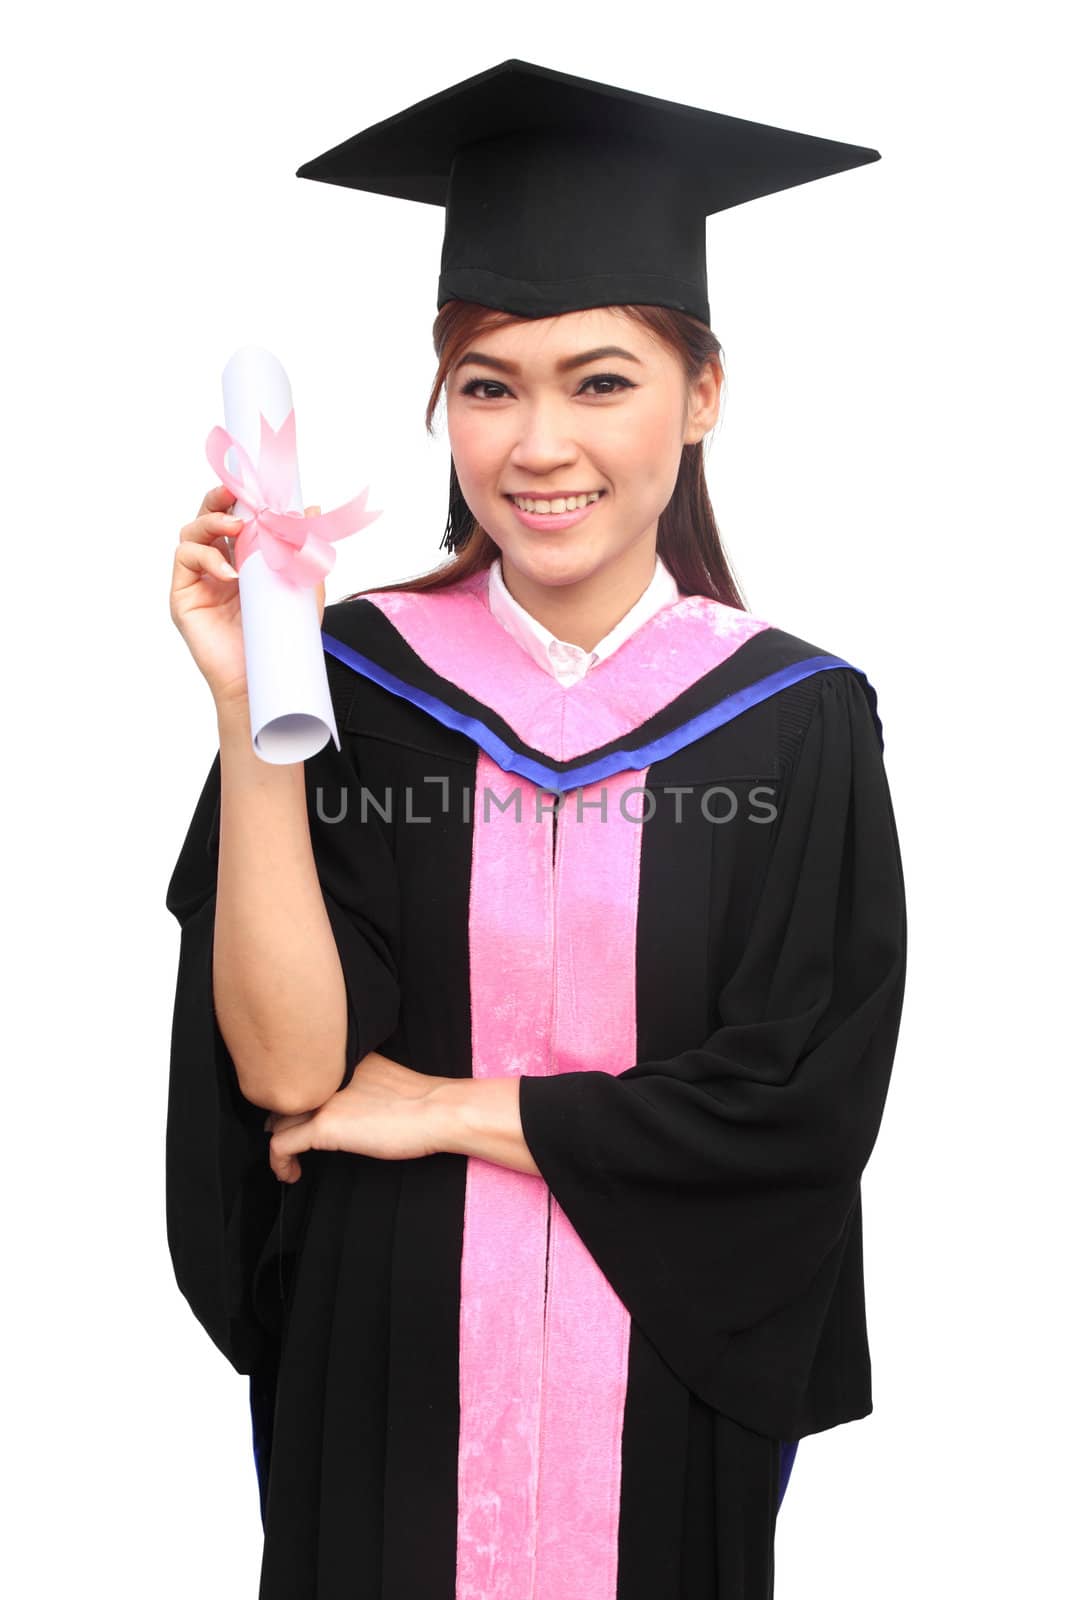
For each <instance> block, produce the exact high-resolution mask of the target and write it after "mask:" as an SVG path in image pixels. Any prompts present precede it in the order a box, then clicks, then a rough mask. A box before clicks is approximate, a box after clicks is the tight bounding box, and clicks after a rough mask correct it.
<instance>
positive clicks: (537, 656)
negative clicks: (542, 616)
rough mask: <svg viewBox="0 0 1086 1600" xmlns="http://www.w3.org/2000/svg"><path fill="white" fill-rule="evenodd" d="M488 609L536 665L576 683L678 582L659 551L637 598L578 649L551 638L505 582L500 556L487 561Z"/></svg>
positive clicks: (669, 596) (668, 598)
mask: <svg viewBox="0 0 1086 1600" xmlns="http://www.w3.org/2000/svg"><path fill="white" fill-rule="evenodd" d="M487 595H488V599H489V601H490V610H491V612H492V613H493V615H494V616H495V617H497V619H498V621H499V622H500V623H501V625H502V627H503V628H505V629H506V631H507V632H509V633H511V634H512V635H513V638H514V639H516V641H517V643H518V644H521V645H523V647H524V649H525V650H527V652H528V654H529V655H530V656H531V657H532V659H533V660H534V661H536V662H537V663H538V664H539V666H541V667H543V668H544V669H545V670H546V671H547V672H550V673H553V675H554V676H555V677H556V678H557V679H558V682H559V683H561V684H564V685H566V686H567V687H568V685H569V684H571V683H579V682H580V680H581V679H582V678H583V677H584V675H585V673H586V672H588V671H589V670H590V669H591V668H592V667H594V666H596V664H597V663H598V662H600V661H602V660H604V658H605V657H606V656H609V655H611V654H612V653H613V652H614V651H615V650H617V649H618V647H619V645H620V644H622V643H623V642H624V641H625V640H626V639H628V638H629V637H630V635H631V634H632V633H635V632H636V630H637V629H638V628H639V627H640V626H641V624H642V623H643V622H647V621H648V619H649V617H651V616H653V615H654V613H655V612H657V611H659V610H660V608H661V607H662V606H666V605H670V604H671V602H672V601H673V600H677V599H678V598H679V586H678V584H677V583H676V582H675V579H674V578H673V577H672V576H671V573H670V572H669V571H668V570H667V568H666V567H665V566H664V563H663V562H662V561H661V559H660V556H659V554H657V557H656V570H655V571H654V573H653V575H652V580H651V582H650V583H649V586H648V588H647V589H646V590H645V591H644V593H643V594H642V596H641V598H640V600H636V601H635V602H634V604H633V605H632V606H631V607H630V609H629V611H627V613H626V615H625V616H624V617H620V618H619V620H618V622H616V623H615V625H614V627H613V628H612V629H611V631H610V633H608V634H605V635H604V637H603V638H602V639H601V640H600V642H599V644H598V645H597V646H596V648H595V649H594V650H582V649H581V647H580V645H578V644H567V643H566V641H565V640H564V639H557V638H555V636H554V634H553V633H551V632H550V630H549V629H548V628H545V627H544V626H543V624H542V623H541V622H539V621H538V620H537V619H536V618H535V617H533V616H532V614H531V612H530V611H526V610H525V609H524V607H523V606H522V605H521V604H520V602H519V601H518V600H514V599H513V596H512V595H511V594H510V593H509V590H508V589H507V588H506V586H505V580H504V578H503V577H502V560H501V556H495V557H494V560H493V561H492V562H491V563H490V581H489V586H488V590H487Z"/></svg>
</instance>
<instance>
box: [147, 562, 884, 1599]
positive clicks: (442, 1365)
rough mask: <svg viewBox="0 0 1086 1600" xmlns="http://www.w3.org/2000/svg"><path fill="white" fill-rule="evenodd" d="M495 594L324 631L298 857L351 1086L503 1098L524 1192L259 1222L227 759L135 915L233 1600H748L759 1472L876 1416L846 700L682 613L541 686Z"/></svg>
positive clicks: (829, 683) (259, 1115) (432, 1184)
mask: <svg viewBox="0 0 1086 1600" xmlns="http://www.w3.org/2000/svg"><path fill="white" fill-rule="evenodd" d="M486 579H487V574H486V573H485V572H483V573H480V574H476V575H475V576H473V577H471V578H469V579H466V580H463V581H461V582H460V583H458V584H457V585H455V586H453V587H450V588H448V589H445V590H438V591H431V592H425V591H424V592H421V593H417V594H416V593H410V592H388V593H378V594H373V595H368V596H366V597H364V598H361V599H356V600H352V601H344V602H340V603H338V604H335V605H331V606H329V607H328V608H327V610H326V612H325V617H324V623H323V638H324V645H325V650H326V661H327V665H328V670H329V679H330V682H331V685H332V690H333V700H334V704H335V706H336V712H337V720H338V726H339V731H340V736H341V748H340V749H338V750H337V749H336V746H335V744H334V743H333V742H332V741H329V743H328V744H327V745H326V746H325V747H324V749H323V750H321V751H320V752H319V753H318V754H317V755H316V756H314V757H313V758H311V759H310V760H309V761H307V762H306V764H305V767H306V782H307V796H308V805H309V818H310V830H311V835H312V839H313V849H314V857H315V860H316V864H317V869H318V873H319V876H320V881H321V885H322V888H323V891H324V896H325V904H326V907H327V911H328V915H329V919H330V922H331V926H332V929H333V932H334V934H335V939H336V944H337V947H338V950H339V954H340V959H341V962H342V967H343V972H344V978H345V982H346V988H347V997H348V1039H347V1049H346V1058H345V1061H344V1079H343V1081H344V1083H346V1082H347V1081H348V1079H349V1076H350V1073H351V1071H352V1070H353V1067H354V1064H355V1063H356V1062H357V1061H359V1060H360V1059H361V1058H362V1057H363V1056H364V1055H365V1054H366V1053H367V1052H369V1051H370V1050H374V1049H380V1050H381V1052H382V1053H384V1054H386V1055H388V1056H390V1057H391V1058H393V1059H394V1060H397V1061H400V1062H403V1063H405V1064H406V1065H408V1066H410V1067H412V1068H414V1069H415V1070H417V1071H422V1072H430V1073H434V1074H438V1075H441V1076H447V1077H456V1076H465V1077H467V1076H472V1075H473V1074H474V1075H475V1076H476V1077H484V1076H496V1075H501V1074H511V1075H515V1076H517V1077H519V1080H520V1083H519V1105H520V1114H521V1121H522V1126H523V1131H524V1137H525V1141H526V1143H527V1145H528V1147H529V1149H530V1150H531V1153H532V1156H533V1158H534V1159H535V1162H536V1164H537V1166H538V1167H539V1170H540V1173H541V1176H537V1175H536V1174H534V1173H533V1174H528V1173H521V1172H516V1171H513V1170H511V1169H508V1168H504V1167H501V1166H498V1165H497V1164H494V1163H491V1162H487V1161H484V1160H481V1159H477V1158H474V1157H464V1156H458V1155H453V1154H449V1153H442V1154H438V1155H435V1156H431V1157H427V1158H424V1159H418V1160H409V1161H387V1160H378V1159H375V1158H370V1157H365V1156H356V1155H350V1154H344V1153H338V1152H337V1153H331V1152H316V1151H310V1152H306V1153H304V1154H303V1155H302V1157H301V1158H300V1160H301V1167H302V1177H301V1179H300V1180H299V1181H298V1182H296V1183H295V1184H292V1185H280V1184H279V1183H278V1181H277V1180H276V1179H275V1177H274V1176H273V1175H272V1173H271V1171H270V1168H269V1167H268V1164H267V1139H268V1136H267V1134H265V1133H264V1131H263V1120H264V1116H265V1112H264V1110H263V1109H261V1108H259V1107H256V1106H253V1105H251V1104H250V1103H249V1102H248V1101H246V1100H245V1099H244V1098H243V1097H242V1096H241V1094H240V1092H239V1090H238V1085H237V1079H236V1076H235V1073H234V1070H233V1065H232V1062H231V1060H230V1056H229V1053H228V1051H227V1050H226V1047H225V1044H224V1041H223V1039H222V1036H221V1034H220V1032H219V1029H218V1026H217V1023H216V1020H215V1014H214V1007H213V1002H212V986H211V949H212V935H213V927H214V912H215V881H216V850H217V840H218V796H219V774H218V757H217V756H216V758H215V760H214V762H213V763H212V766H211V769H210V771H209V773H208V776H207V780H206V783H205V785H204V788H203V791H202V793H201V795H200V797H199V800H198V802H197V805H196V810H195V814H194V816H193V819H192V823H191V826H190V828H189V831H188V835H187V837H186V839H185V841H184V844H183V846H182V849H181V853H180V856H179V858H178V860H177V864H176V867H175V869H174V872H173V875H172V878H171V880H170V884H169V889H168V894H167V905H168V907H169V909H170V911H171V912H172V913H173V914H174V916H175V917H176V918H177V920H178V922H179V924H180V927H181V954H180V963H179V970H178V982H177V994H176V1005H175V1013H174V1025H173V1035H172V1043H171V1062H170V1089H169V1108H168V1124H167V1187H166V1201H167V1226H168V1239H169V1247H170V1251H171V1256H172V1260H173V1264H174V1270H175V1273H176V1277H177V1282H178V1284H179V1286H180V1288H181V1290H182V1292H183V1293H184V1295H185V1296H186V1298H187V1299H188V1301H189V1304H190V1305H191V1308H192V1310H193V1312H194V1313H195V1315H196V1316H197V1317H198V1318H199V1319H200V1321H201V1323H202V1324H203V1326H204V1328H205V1329H206V1330H207V1333H208V1334H209V1336H210V1337H211V1338H212V1339H213V1340H214V1342H215V1344H216V1345H217V1346H218V1348H219V1349H220V1350H221V1351H222V1352H223V1354H224V1355H225V1356H226V1357H227V1358H228V1359H229V1360H230V1361H231V1363H232V1364H233V1365H234V1367H235V1368H236V1370H237V1371H238V1372H240V1373H245V1374H248V1375H249V1376H250V1398H251V1406H252V1416H253V1437H254V1455H255V1459H256V1466H257V1476H258V1483H259V1488H260V1507H261V1513H262V1515H263V1518H264V1531H265V1541H264V1558H263V1565H262V1570H261V1581H260V1596H261V1600H280V1597H282V1600H287V1597H288V1596H289V1597H290V1600H305V1597H313V1600H341V1597H342V1600H347V1597H348V1596H349V1597H350V1600H361V1597H363V1596H365V1597H366V1600H709V1597H712V1600H723V1597H724V1596H728V1597H729V1600H736V1597H739V1596H744V1597H748V1600H750V1597H758V1600H761V1597H764V1596H768V1595H770V1594H771V1593H772V1583H773V1549H772V1546H773V1533H774V1523H775V1517H776V1512H777V1508H778V1505H779V1501H780V1497H781V1495H782V1494H783V1485H784V1482H785V1481H786V1479H787V1473H788V1470H789V1467H790V1464H791V1454H792V1450H793V1449H794V1446H795V1442H796V1441H797V1440H799V1439H801V1438H802V1437H803V1436H805V1435H807V1434H810V1433H813V1432H816V1431H819V1430H822V1429H826V1428H829V1427H833V1426H835V1425H837V1424H839V1423H842V1422H847V1421H849V1420H852V1419H855V1418H859V1417H862V1416H864V1415H866V1414H867V1413H868V1412H869V1411H870V1410H871V1408H872V1400H871V1368H870V1357H869V1350H868V1342H867V1330H866V1319H865V1308H864V1294H863V1255H862V1238H861V1174H862V1172H863V1169H864V1167H865V1165H866V1163H867V1161H868V1159H869V1157H870V1155H871V1151H872V1147H873V1144H874V1141H875V1138H876V1135H877V1131H878V1128H879V1124H880V1120H881V1117H882V1113H883V1107H884V1102H885V1098H886V1095H887V1089H888V1082H889V1076H890V1070H891V1063H892V1059H893V1055H894V1049H895V1043H896V1038H897V1032H898V1025H899V1018H900V1012H901V1005H902V997H903V988H904V978H905V946H906V931H905V898H904V888H903V879H902V867H901V859H900V853H899V848H898V839H897V832H896V827H895V821H894V816H893V810H892V805H891V799H890V794H889V792H888V787H887V781H886V775H885V770H884V766H883V759H882V729H881V724H880V720H879V717H878V713H877V707H876V696H875V691H874V690H873V688H872V687H871V685H870V684H869V683H868V681H867V679H866V678H865V676H864V674H863V673H862V672H861V671H859V670H858V669H857V668H856V667H854V666H852V665H850V664H849V663H848V662H846V661H844V660H842V659H841V658H840V657H837V656H834V655H831V654H829V653H827V652H825V651H823V650H820V649H818V648H817V647H816V646H814V645H811V644H809V643H808V642H806V641H804V640H802V639H799V638H797V637H796V636H794V635H791V634H789V633H786V632H784V631H783V630H782V629H779V628H777V627H775V626H774V625H772V624H770V623H769V622H767V621H765V620H762V619H758V618H754V617H752V616H750V615H749V614H748V613H746V612H743V611H739V610H735V609H732V608H731V607H728V606H725V605H722V604H720V603H718V602H716V601H713V600H710V599H708V598H706V597H703V596H681V597H680V598H679V599H678V600H677V601H675V602H674V603H673V604H669V605H665V606H664V607H663V608H662V609H661V610H659V611H657V612H656V614H655V615H653V616H652V617H650V618H649V619H648V620H647V621H646V622H645V623H643V624H642V625H641V626H640V627H639V628H638V629H637V630H636V631H635V632H634V633H633V634H632V635H631V636H630V637H629V638H628V639H627V640H626V641H625V642H624V643H623V644H622V645H621V646H620V648H619V649H618V650H617V651H615V653H614V654H613V655H611V656H610V657H608V658H607V659H605V660H604V661H602V662H600V663H599V664H598V665H597V666H596V667H594V668H593V670H592V671H591V672H589V673H588V674H586V676H585V677H584V678H583V679H582V680H581V681H580V682H578V683H576V684H574V685H572V686H570V687H568V688H563V687H562V686H561V685H559V684H558V683H557V682H556V681H555V680H554V678H553V677H552V676H551V675H550V674H549V673H547V672H546V671H545V670H544V669H543V668H541V667H540V666H539V665H538V664H537V663H536V662H534V661H533V660H531V658H530V657H529V656H528V655H527V654H526V653H525V651H524V650H523V649H522V648H521V647H520V645H519V644H518V643H517V642H516V641H515V640H514V639H513V638H512V637H510V635H509V634H508V633H507V632H506V631H505V629H504V628H502V626H501V625H500V623H499V622H498V620H497V619H496V618H495V617H494V616H493V615H492V614H491V612H490V610H489V608H488V606H487V602H486Z"/></svg>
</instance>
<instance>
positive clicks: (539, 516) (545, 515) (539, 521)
mask: <svg viewBox="0 0 1086 1600" xmlns="http://www.w3.org/2000/svg"><path fill="white" fill-rule="evenodd" d="M606 492H607V491H606V490H604V491H603V492H602V493H601V495H600V497H599V500H590V501H589V502H588V504H587V505H586V506H582V507H581V508H580V509H579V510H578V511H522V510H521V509H520V507H519V506H518V505H517V503H516V501H515V500H514V499H513V497H512V495H507V496H506V498H507V499H508V501H509V504H510V505H511V506H512V507H513V514H514V516H516V517H518V518H519V520H520V521H521V522H522V523H523V524H524V526H525V527H526V528H534V529H536V530H538V531H540V532H542V533H546V532H547V530H548V529H550V528H553V529H555V530H556V531H557V530H558V529H559V528H572V527H575V526H576V524H577V523H578V522H583V521H584V519H585V518H586V517H587V516H588V515H589V514H590V513H591V512H593V511H595V509H596V507H597V506H598V505H600V504H601V503H602V501H603V498H604V495H605V494H606Z"/></svg>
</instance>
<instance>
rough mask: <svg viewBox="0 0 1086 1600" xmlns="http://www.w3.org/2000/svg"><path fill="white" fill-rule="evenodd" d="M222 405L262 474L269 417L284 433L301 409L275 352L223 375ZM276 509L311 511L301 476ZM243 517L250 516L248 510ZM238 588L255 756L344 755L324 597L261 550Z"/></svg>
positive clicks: (246, 359) (251, 353)
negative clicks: (327, 653)
mask: <svg viewBox="0 0 1086 1600" xmlns="http://www.w3.org/2000/svg"><path fill="white" fill-rule="evenodd" d="M222 398H223V412H224V420H225V423H226V430H227V432H228V433H230V434H232V435H233V437H234V438H235V439H237V440H238V442H239V443H240V444H241V446H242V448H243V449H244V450H245V452H246V454H247V455H248V456H249V459H250V460H251V461H252V463H253V465H254V467H255V466H256V464H257V460H258V457H259V453H260V416H261V413H263V414H264V416H265V417H266V418H267V419H268V422H269V423H270V424H271V426H272V427H273V428H279V427H281V426H282V424H283V422H284V421H285V420H286V417H287V415H288V413H289V411H290V408H291V405H292V404H293V401H292V399H291V393H290V383H289V381H288V379H287V375H286V373H285V372H284V371H283V368H282V366H281V365H280V364H279V362H278V361H277V360H276V359H275V357H274V356H273V355H272V354H271V352H270V351H268V350H261V349H260V348H259V347H258V346H256V345H245V346H243V347H242V348H241V349H240V350H237V351H235V353H234V354H233V355H232V356H231V357H230V360H229V361H228V362H227V363H226V366H225V367H224V368H223V374H222ZM235 457H236V451H235V450H233V448H231V449H230V450H229V451H228V452H227V455H226V465H227V467H228V468H229V469H230V471H231V472H233V473H235V474H236V475H237V476H238V477H240V476H241V475H242V474H241V463H240V462H239V461H237V460H236V459H235ZM276 509H278V510H280V511H302V510H303V509H304V507H303V505H302V488H301V481H300V477H299V475H298V473H297V471H296V472H295V478H294V485H293V488H292V490H291V499H290V504H289V505H286V506H279V507H277V508H276ZM239 510H240V512H241V514H242V515H244V514H245V513H246V507H244V506H241V507H240V508H239ZM237 581H238V590H239V599H240V603H241V630H242V637H243V640H244V645H245V675H246V679H247V682H248V692H249V723H250V728H251V730H252V737H253V749H254V750H255V752H256V754H257V755H258V756H260V757H261V758H262V759H263V760H264V761H267V762H270V763H271V764H272V765H274V766H285V765H286V764H287V763H288V762H291V761H305V760H306V759H307V758H308V757H309V756H313V755H316V753H317V751H318V750H320V749H323V747H324V746H325V745H326V744H327V743H328V739H329V736H331V738H332V739H333V740H334V741H335V746H336V749H337V750H338V749H339V748H340V743H339V732H338V730H337V728H336V719H335V712H334V711H333V709H332V696H331V694H330V692H329V688H328V668H327V666H326V664H325V660H324V646H323V644H322V643H321V631H320V619H319V617H318V615H317V594H316V589H315V588H312V589H308V588H307V589H299V588H297V587H296V586H295V585H294V584H292V583H288V582H287V581H286V579H285V578H281V577H280V576H279V575H278V573H275V572H273V571H272V570H271V568H270V567H269V566H268V564H267V562H266V561H265V560H264V557H263V556H262V555H261V554H260V551H259V550H254V552H253V554H252V555H251V556H250V557H249V558H248V560H247V561H244V562H243V563H242V565H241V567H240V568H239V570H238V580H237Z"/></svg>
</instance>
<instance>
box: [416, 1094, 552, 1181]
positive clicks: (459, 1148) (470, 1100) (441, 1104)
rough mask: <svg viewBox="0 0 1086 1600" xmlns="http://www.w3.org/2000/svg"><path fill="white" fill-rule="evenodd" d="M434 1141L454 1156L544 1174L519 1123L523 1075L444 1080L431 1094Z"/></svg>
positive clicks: (428, 1109)
mask: <svg viewBox="0 0 1086 1600" xmlns="http://www.w3.org/2000/svg"><path fill="white" fill-rule="evenodd" d="M426 1104H427V1111H428V1114H429V1116H430V1118H431V1126H432V1134H431V1143H432V1144H433V1147H434V1149H435V1150H443V1151H446V1152H448V1153H449V1154H451V1155H461V1156H477V1157H479V1158H481V1159H482V1160H484V1161H493V1162H495V1163H496V1164H497V1165H498V1166H502V1167H511V1168H512V1169H513V1170H514V1171H517V1172H528V1173H533V1174H534V1175H535V1176H536V1177H540V1176H542V1174H541V1173H540V1171H539V1168H538V1167H537V1166H536V1164H535V1161H534V1159H533V1157H532V1153H531V1151H530V1150H529V1149H528V1146H527V1144H526V1143H525V1141H524V1133H523V1130H522V1128H521V1123H520V1077H519V1075H517V1076H515V1077H509V1078H444V1079H442V1081H441V1083H439V1084H438V1085H437V1087H436V1088H434V1089H432V1090H431V1091H430V1093H429V1095H428V1096H427V1098H426Z"/></svg>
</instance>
